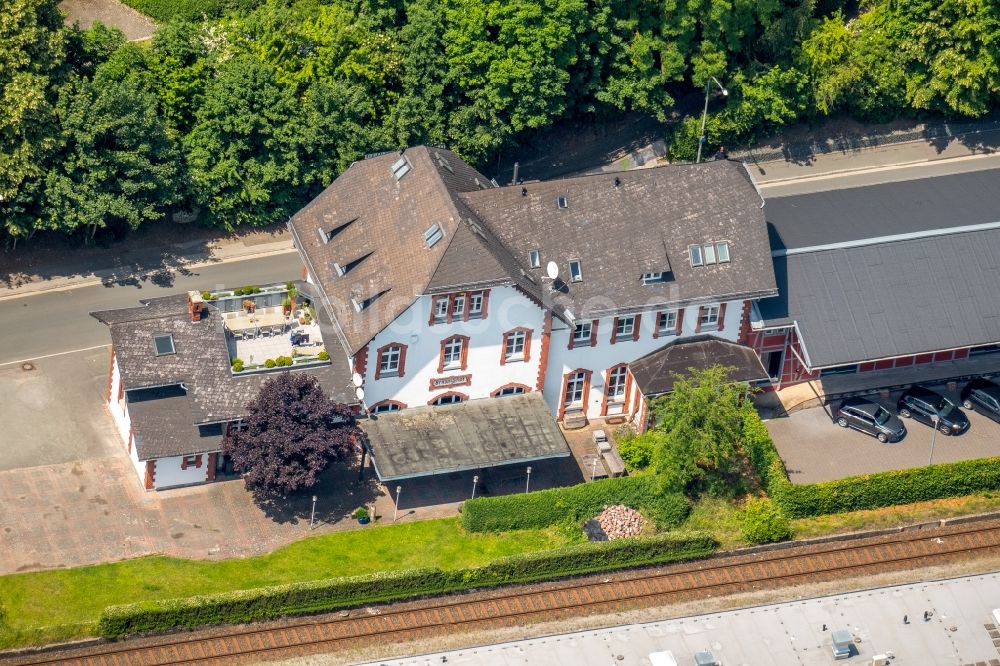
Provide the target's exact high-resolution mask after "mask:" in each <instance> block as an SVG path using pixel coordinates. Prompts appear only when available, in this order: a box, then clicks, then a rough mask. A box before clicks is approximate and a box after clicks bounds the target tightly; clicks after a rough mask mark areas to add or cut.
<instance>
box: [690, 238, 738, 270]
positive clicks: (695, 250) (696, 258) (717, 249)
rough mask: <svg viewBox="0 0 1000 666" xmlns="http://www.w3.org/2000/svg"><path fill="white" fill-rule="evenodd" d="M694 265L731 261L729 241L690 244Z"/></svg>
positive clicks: (692, 263) (709, 264)
mask: <svg viewBox="0 0 1000 666" xmlns="http://www.w3.org/2000/svg"><path fill="white" fill-rule="evenodd" d="M688 251H689V252H690V254H691V265H692V266H711V265H712V264H728V263H729V241H718V242H716V243H705V244H703V245H689V246H688Z"/></svg>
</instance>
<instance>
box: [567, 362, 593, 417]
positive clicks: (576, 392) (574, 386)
mask: <svg viewBox="0 0 1000 666" xmlns="http://www.w3.org/2000/svg"><path fill="white" fill-rule="evenodd" d="M592 374H593V372H592V371H590V370H585V369H584V368H577V369H576V370H570V371H569V372H567V373H566V374H565V375H563V384H562V396H561V402H560V403H559V419H560V420H562V418H563V416H564V415H565V414H566V412H567V411H572V410H586V409H587V400H588V399H589V397H590V377H591V375H592Z"/></svg>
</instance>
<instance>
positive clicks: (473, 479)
mask: <svg viewBox="0 0 1000 666" xmlns="http://www.w3.org/2000/svg"><path fill="white" fill-rule="evenodd" d="M477 483H479V475H478V474H477V475H475V476H473V477H472V499H476V484H477Z"/></svg>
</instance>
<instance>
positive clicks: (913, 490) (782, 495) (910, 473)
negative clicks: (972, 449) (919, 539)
mask: <svg viewBox="0 0 1000 666" xmlns="http://www.w3.org/2000/svg"><path fill="white" fill-rule="evenodd" d="M998 488H1000V458H981V459H979V460H964V461H961V462H956V463H949V464H944V465H931V466H929V467H917V468H914V469H901V470H893V471H891V472H881V473H878V474H865V475H863V476H854V477H849V478H846V479H838V480H836V481H825V482H823V483H813V484H808V485H796V484H792V483H788V482H785V483H780V482H779V483H772V484H771V487H770V494H771V497H772V498H773V499H774V501H775V503H776V504H778V506H780V507H781V508H782V509H783V510H784V511H785V513H786V514H787V515H788V516H790V517H792V518H804V517H807V516H819V515H823V514H827V513H842V512H845V511H858V510H861V509H877V508H880V507H884V506H894V505H896V504H911V503H913V502H924V501H927V500H934V499H941V498H943V497H959V496H961V495H971V494H973V493H979V492H983V491H985V490H996V489H998Z"/></svg>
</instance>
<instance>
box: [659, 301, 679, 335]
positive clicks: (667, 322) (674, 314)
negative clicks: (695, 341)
mask: <svg viewBox="0 0 1000 666" xmlns="http://www.w3.org/2000/svg"><path fill="white" fill-rule="evenodd" d="M683 324H684V309H683V308H681V309H680V310H663V311H662V312H657V313H656V326H655V327H653V337H654V338H659V337H664V336H668V335H680V334H681V326H682V325H683Z"/></svg>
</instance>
